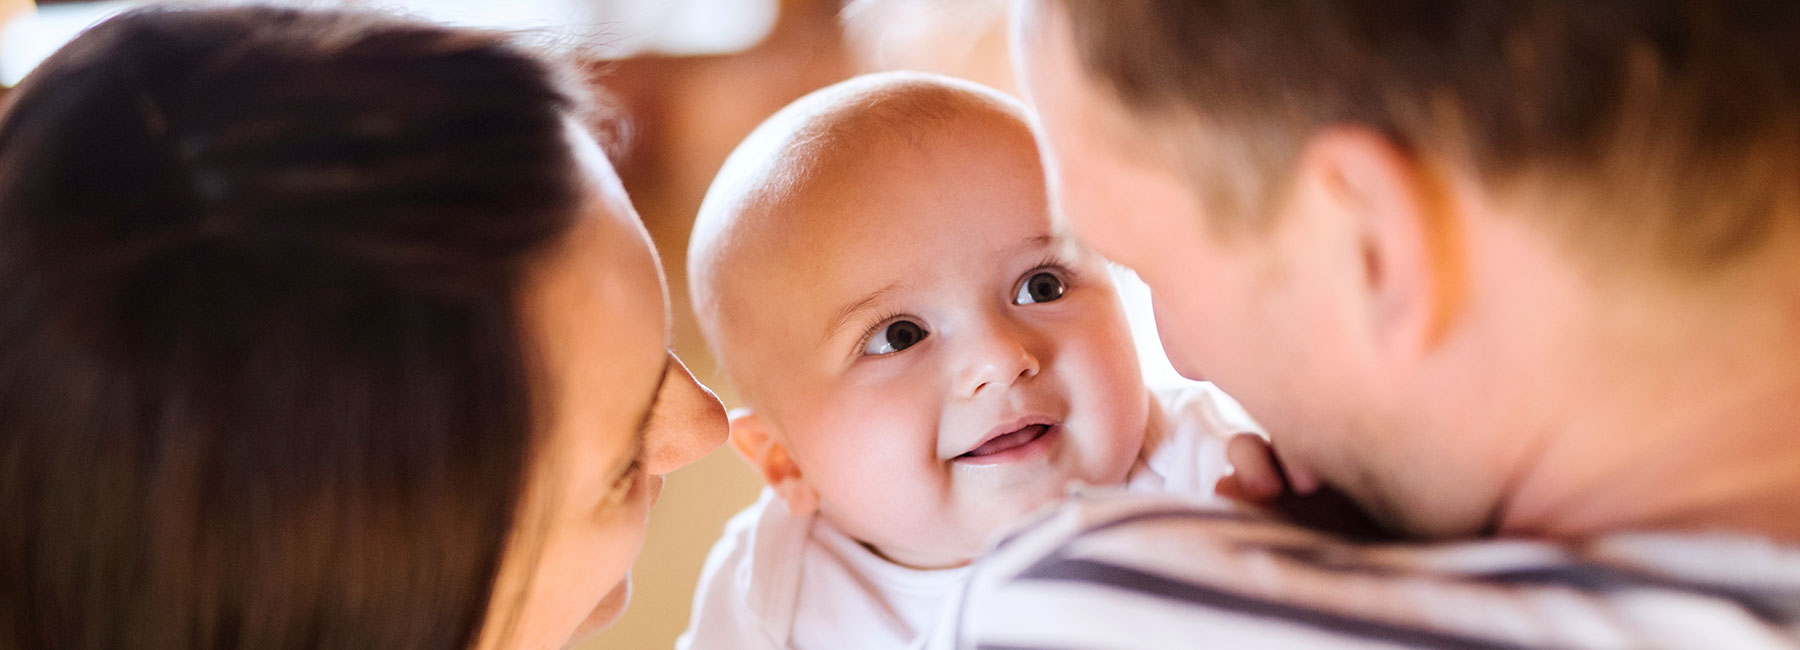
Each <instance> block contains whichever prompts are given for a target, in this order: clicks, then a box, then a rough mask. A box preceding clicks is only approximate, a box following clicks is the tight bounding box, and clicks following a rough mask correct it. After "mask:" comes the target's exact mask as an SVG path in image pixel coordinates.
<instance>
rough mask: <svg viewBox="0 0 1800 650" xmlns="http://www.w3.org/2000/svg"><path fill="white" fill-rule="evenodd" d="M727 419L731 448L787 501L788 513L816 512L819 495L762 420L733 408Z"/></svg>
mask: <svg viewBox="0 0 1800 650" xmlns="http://www.w3.org/2000/svg"><path fill="white" fill-rule="evenodd" d="M730 420H731V446H732V447H733V448H735V449H737V450H738V453H739V454H742V455H743V456H744V459H745V460H748V461H750V466H751V467H752V468H754V469H755V470H756V473H757V474H758V475H759V476H761V477H762V479H763V482H764V483H767V484H768V485H769V487H770V488H773V489H774V490H775V494H776V495H777V496H780V497H781V500H782V501H785V502H787V507H788V512H789V513H791V514H793V515H794V516H796V517H800V516H805V515H809V514H812V513H813V512H814V511H816V510H818V508H819V495H818V492H816V491H814V490H813V489H812V486H811V485H808V484H807V483H806V480H805V479H804V478H802V477H801V475H800V466H799V465H796V464H794V459H793V457H792V456H789V455H788V451H787V447H785V446H783V445H782V444H781V442H780V441H778V440H776V439H775V436H774V435H773V433H774V432H773V431H771V430H770V429H769V427H768V425H767V424H766V423H765V422H764V421H763V419H762V418H761V417H760V416H758V415H756V413H754V412H752V411H750V410H749V409H734V410H732V411H731V413H730Z"/></svg>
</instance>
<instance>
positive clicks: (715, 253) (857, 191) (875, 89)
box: [688, 73, 1041, 401]
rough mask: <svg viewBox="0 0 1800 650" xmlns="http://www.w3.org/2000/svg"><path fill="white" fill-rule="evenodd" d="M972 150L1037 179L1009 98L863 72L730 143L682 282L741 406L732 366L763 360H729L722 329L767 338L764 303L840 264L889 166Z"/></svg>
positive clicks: (927, 78) (890, 179)
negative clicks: (994, 155)
mask: <svg viewBox="0 0 1800 650" xmlns="http://www.w3.org/2000/svg"><path fill="white" fill-rule="evenodd" d="M972 147H973V148H984V149H986V150H991V151H994V152H1002V153H1001V155H1016V156H1017V157H1016V158H1015V159H1013V160H1012V161H1011V162H1012V163H1013V164H1016V165H1023V166H1030V167H1031V168H1032V169H1033V173H1041V172H1038V171H1037V169H1038V160H1037V158H1036V150H1035V146H1034V144H1033V140H1032V135H1031V131H1030V128H1029V126H1028V125H1027V123H1026V118H1025V112H1024V108H1023V107H1022V106H1021V105H1020V104H1019V103H1018V102H1017V101H1016V100H1013V99H1012V98H1010V97H1007V96H1005V95H1003V94H1000V93H998V92H996V91H994V90H992V89H988V88H985V87H982V86H978V85H975V84H971V83H967V82H963V81H958V80H954V79H950V78H947V77H940V76H935V75H926V74H919V73H883V74H874V75H865V76H862V77H857V78H855V79H851V80H849V81H845V82H842V83H839V84H836V85H833V86H829V87H826V88H824V89H821V90H818V91H816V92H813V93H812V94H810V95H807V96H805V97H802V98H801V99H799V100H797V101H795V102H794V103H793V104H790V105H788V106H787V107H786V108H784V109H782V110H781V111H780V112H778V113H776V114H775V115H774V116H772V117H770V118H769V119H768V120H767V121H765V122H764V123H763V124H762V125H760V126H759V127H757V129H756V130H755V131H754V132H752V133H751V134H750V136H749V137H748V138H746V139H745V140H744V142H743V143H742V144H740V145H738V147H737V149H736V150H735V151H733V152H732V154H731V156H730V157H729V158H728V159H727V160H726V162H725V165H724V166H723V167H722V168H721V169H720V171H719V174H718V176H717V177H716V178H715V179H714V181H713V184H712V187H711V188H710V189H709V190H708V192H707V195H706V199H705V201H704V202H703V203H702V205H701V207H700V212H699V215H698V217H697V218H696V220H695V223H694V230H693V235H692V238H691V239H690V240H689V244H688V282H689V284H690V292H689V294H690V295H691V296H692V299H693V302H694V309H695V312H696V315H697V317H698V319H699V322H700V325H701V329H702V331H703V332H704V333H705V335H706V338H707V341H708V343H709V345H711V346H712V347H713V349H714V351H715V353H716V354H717V355H718V357H719V359H720V361H721V363H723V364H724V366H725V368H726V370H727V373H728V374H729V375H730V376H731V377H732V379H733V381H734V382H736V383H737V387H738V390H739V391H740V392H741V393H742V394H743V395H744V396H745V397H746V399H748V400H751V401H755V399H756V398H755V394H756V393H757V392H758V391H757V389H756V387H755V385H754V384H755V383H756V382H755V381H754V380H753V379H751V377H750V376H747V375H753V374H754V373H753V372H746V371H748V370H750V369H748V368H745V367H743V366H746V365H749V366H757V365H763V364H758V363H755V362H753V361H748V362H746V361H740V359H739V356H740V355H738V354H735V352H736V351H735V350H734V349H733V348H735V347H739V346H735V345H734V344H733V341H734V338H735V337H734V336H732V334H733V333H735V332H740V331H741V332H756V333H760V334H767V333H769V332H771V331H773V330H772V329H771V326H778V325H779V323H780V321H783V320H784V319H785V318H786V317H787V316H788V314H785V313H783V312H782V310H781V309H780V308H779V307H776V306H773V305H771V304H770V302H769V301H767V300H765V299H764V298H765V297H766V296H767V295H768V294H769V293H770V292H771V291H781V292H806V291H808V287H809V286H810V285H811V284H813V283H816V282H819V281H824V280H826V279H828V276H830V275H831V274H832V273H833V272H834V267H835V266H837V265H839V264H843V263H846V262H849V261H852V259H853V258H854V256H855V253H854V251H855V249H856V247H857V245H858V244H859V242H860V240H863V239H866V235H868V234H869V233H868V232H858V231H859V229H858V228H854V227H852V228H845V227H843V226H846V225H854V224H856V223H857V222H858V220H859V218H860V217H861V215H860V214H859V211H858V210H857V205H858V204H859V203H865V202H869V201H881V200H883V198H884V197H885V196H891V195H892V192H891V190H892V188H891V187H889V186H891V185H893V184H894V183H898V182H902V181H900V180H899V179H898V178H897V177H895V176H893V175H890V174H888V173H886V172H887V170H888V169H889V168H893V167H901V166H906V165H908V164H917V163H918V161H921V160H924V161H929V160H933V159H936V158H938V157H940V156H941V155H943V154H942V151H944V150H948V149H964V148H972ZM870 228H877V229H878V228H879V227H878V226H873V225H872V226H870ZM946 236H954V234H948V233H947V234H946ZM860 243H867V242H860ZM759 347H766V346H763V345H761V344H760V343H759Z"/></svg>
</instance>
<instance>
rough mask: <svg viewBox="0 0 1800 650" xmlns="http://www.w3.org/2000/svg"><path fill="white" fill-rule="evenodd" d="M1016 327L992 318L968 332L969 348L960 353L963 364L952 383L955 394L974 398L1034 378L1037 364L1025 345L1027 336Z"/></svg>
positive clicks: (1028, 347)
mask: <svg viewBox="0 0 1800 650" xmlns="http://www.w3.org/2000/svg"><path fill="white" fill-rule="evenodd" d="M1019 328H1020V326H1019V325H1016V324H1013V323H1010V322H1005V321H1004V319H996V320H993V321H990V322H987V323H983V324H981V325H980V328H979V329H978V330H976V331H972V332H969V333H968V334H970V335H972V336H970V337H969V339H967V340H969V341H970V345H969V346H968V347H966V348H964V352H963V354H962V359H963V365H962V367H961V368H960V369H959V376H958V377H957V380H956V381H957V385H958V387H959V390H958V393H960V394H961V395H962V396H963V397H965V398H968V397H974V396H976V395H979V394H981V393H982V392H983V391H987V390H991V389H1003V388H1007V387H1010V386H1012V385H1013V384H1015V383H1018V381H1019V380H1020V379H1024V378H1028V377H1034V376H1037V374H1038V370H1039V369H1040V366H1041V364H1040V363H1039V360H1038V357H1037V355H1036V354H1033V353H1032V351H1031V346H1029V345H1027V344H1026V339H1025V337H1026V336H1027V333H1025V332H1022V331H1020V330H1019Z"/></svg>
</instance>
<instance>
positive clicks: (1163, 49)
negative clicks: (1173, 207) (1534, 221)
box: [1056, 0, 1800, 267]
mask: <svg viewBox="0 0 1800 650" xmlns="http://www.w3.org/2000/svg"><path fill="white" fill-rule="evenodd" d="M1056 4H1058V5H1059V6H1061V7H1062V8H1063V9H1065V10H1066V12H1067V16H1068V18H1069V19H1070V20H1069V23H1070V24H1071V25H1072V28H1073V32H1074V42H1075V46H1076V49H1077V50H1078V56H1079V57H1080V60H1081V62H1082V65H1083V67H1084V68H1085V69H1086V72H1087V73H1088V74H1089V75H1090V76H1091V77H1092V78H1093V79H1095V80H1097V81H1099V82H1100V85H1101V87H1103V88H1105V89H1107V90H1109V91H1110V92H1112V93H1114V94H1115V96H1116V99H1118V100H1120V101H1121V102H1122V103H1123V105H1124V106H1126V107H1128V109H1129V110H1130V111H1131V113H1132V114H1133V115H1134V116H1135V117H1137V118H1139V119H1140V121H1144V122H1147V123H1149V124H1153V125H1157V126H1158V127H1159V128H1160V127H1166V126H1168V125H1190V126H1195V127H1198V128H1197V130H1195V133H1202V134H1208V135H1207V137H1204V138H1201V139H1199V140H1198V141H1195V140H1193V139H1191V138H1190V139H1184V140H1183V141H1182V143H1181V145H1180V146H1179V148H1172V149H1171V150H1172V151H1176V152H1177V155H1178V158H1179V160H1178V162H1181V163H1182V164H1187V165H1190V166H1191V168H1192V169H1193V170H1194V173H1195V174H1196V176H1197V178H1198V180H1197V187H1198V189H1199V190H1200V191H1201V193H1202V197H1203V198H1204V199H1205V200H1206V201H1207V202H1208V205H1209V206H1211V207H1212V209H1211V210H1210V212H1212V213H1213V214H1218V215H1228V216H1227V217H1226V220H1227V221H1229V220H1231V219H1233V218H1235V219H1236V220H1238V221H1248V222H1250V223H1252V224H1254V223H1256V222H1257V220H1258V219H1264V218H1266V216H1267V214H1268V213H1269V212H1271V209H1272V206H1269V205H1267V198H1266V197H1270V196H1274V195H1275V194H1276V193H1275V192H1274V191H1272V190H1274V189H1275V188H1276V186H1278V185H1280V184H1281V183H1283V182H1285V178H1284V175H1285V172H1287V171H1288V170H1290V169H1291V168H1292V167H1293V165H1294V163H1295V162H1296V158H1297V156H1298V154H1299V152H1300V150H1301V147H1302V146H1304V144H1305V143H1306V141H1307V138H1308V137H1310V135H1312V134H1313V133H1315V132H1316V131H1317V130H1319V129H1321V128H1325V127H1328V126H1332V125H1341V124H1350V125H1360V126H1364V127H1368V128H1372V129H1374V130H1377V131H1379V132H1381V133H1383V134H1385V135H1386V136H1387V137H1388V138H1390V139H1391V140H1392V141H1393V142H1395V143H1396V144H1398V145H1399V146H1401V147H1402V148H1404V149H1407V150H1409V151H1411V152H1413V153H1415V154H1418V155H1421V156H1431V157H1438V158H1440V159H1443V160H1448V161H1451V162H1454V163H1458V164H1467V165H1468V166H1469V167H1470V168H1472V169H1473V170H1474V171H1475V172H1476V174H1477V175H1478V177H1479V178H1480V179H1481V180H1482V182H1483V183H1484V184H1486V185H1487V186H1488V187H1489V188H1490V189H1492V190H1493V191H1496V192H1506V191H1510V190H1513V189H1519V188H1525V187H1529V188H1531V190H1532V191H1533V192H1539V193H1542V196H1545V197H1554V198H1555V203H1556V205H1558V206H1562V207H1571V206H1572V207H1575V208H1577V209H1555V210H1546V211H1545V212H1546V220H1547V221H1548V222H1549V223H1550V224H1551V225H1552V226H1553V227H1555V228H1557V229H1558V230H1561V231H1563V232H1565V233H1567V234H1569V235H1571V236H1572V237H1574V238H1576V242H1575V243H1576V244H1577V245H1578V247H1581V248H1601V247H1606V246H1611V247H1612V248H1613V249H1614V252H1625V251H1626V250H1629V251H1630V252H1631V254H1633V255H1634V256H1643V257H1645V258H1646V259H1651V260H1654V261H1657V262H1660V263H1661V264H1662V265H1665V266H1668V265H1673V266H1677V267H1705V266H1708V265H1711V264H1715V263H1718V262H1720V261H1723V260H1726V259H1730V258H1732V257H1734V256H1735V255H1737V254H1738V253H1741V252H1743V251H1746V250H1748V249H1751V248H1754V247H1756V245H1757V244H1759V243H1760V242H1762V241H1764V240H1765V239H1767V238H1768V235H1769V233H1770V232H1771V231H1772V230H1773V229H1774V228H1775V227H1776V226H1778V225H1780V223H1779V221H1780V220H1781V219H1784V218H1789V219H1791V218H1793V217H1794V216H1795V212H1796V203H1797V201H1796V195H1797V194H1800V189H1797V187H1796V186H1800V3H1796V2H1793V1H1792V0H1332V1H1329V2H1313V1H1311V0H1127V1H1116V0H1057V2H1056ZM1157 133H1158V134H1160V135H1161V136H1163V137H1166V136H1167V135H1168V134H1169V132H1168V130H1167V129H1160V130H1158V131H1157ZM1212 134H1222V136H1215V135H1212ZM1221 163H1223V164H1224V165H1232V164H1236V165H1238V166H1239V167H1238V169H1239V170H1244V169H1247V170H1249V174H1248V175H1249V177H1250V178H1251V180H1250V181H1249V182H1244V181H1243V180H1242V179H1241V178H1237V177H1234V176H1232V175H1231V174H1229V173H1221V172H1225V171H1227V170H1230V169H1232V168H1230V167H1227V166H1222V165H1221ZM1621 247H1626V248H1621ZM1609 257H1610V256H1609Z"/></svg>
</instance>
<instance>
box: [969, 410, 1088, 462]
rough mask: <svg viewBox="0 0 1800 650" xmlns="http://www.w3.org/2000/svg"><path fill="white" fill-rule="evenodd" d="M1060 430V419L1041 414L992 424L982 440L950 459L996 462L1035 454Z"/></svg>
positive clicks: (1048, 443) (1050, 441)
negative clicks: (991, 429)
mask: <svg viewBox="0 0 1800 650" xmlns="http://www.w3.org/2000/svg"><path fill="white" fill-rule="evenodd" d="M1060 431H1062V427H1061V425H1060V423H1058V422H1056V421H1054V420H1051V419H1049V418H1043V417H1035V416H1034V417H1028V418H1024V419H1021V420H1016V421H1014V422H1011V423H1008V424H1004V425H1001V426H999V427H995V428H994V430H993V431H991V432H989V433H988V435H987V436H985V437H983V438H982V442H981V443H980V444H978V445H976V446H975V447H974V448H973V449H970V450H968V451H966V452H963V453H962V454H960V455H958V456H956V457H955V458H952V459H950V460H951V462H954V463H958V464H962V465H976V466H979V465H999V464H1003V463H1011V462H1016V461H1020V460H1024V459H1027V458H1030V457H1033V456H1036V455H1037V454H1038V453H1039V452H1041V451H1043V450H1044V449H1046V448H1048V447H1049V446H1050V445H1051V443H1053V442H1054V438H1055V437H1056V434H1057V433H1059V432H1060Z"/></svg>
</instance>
